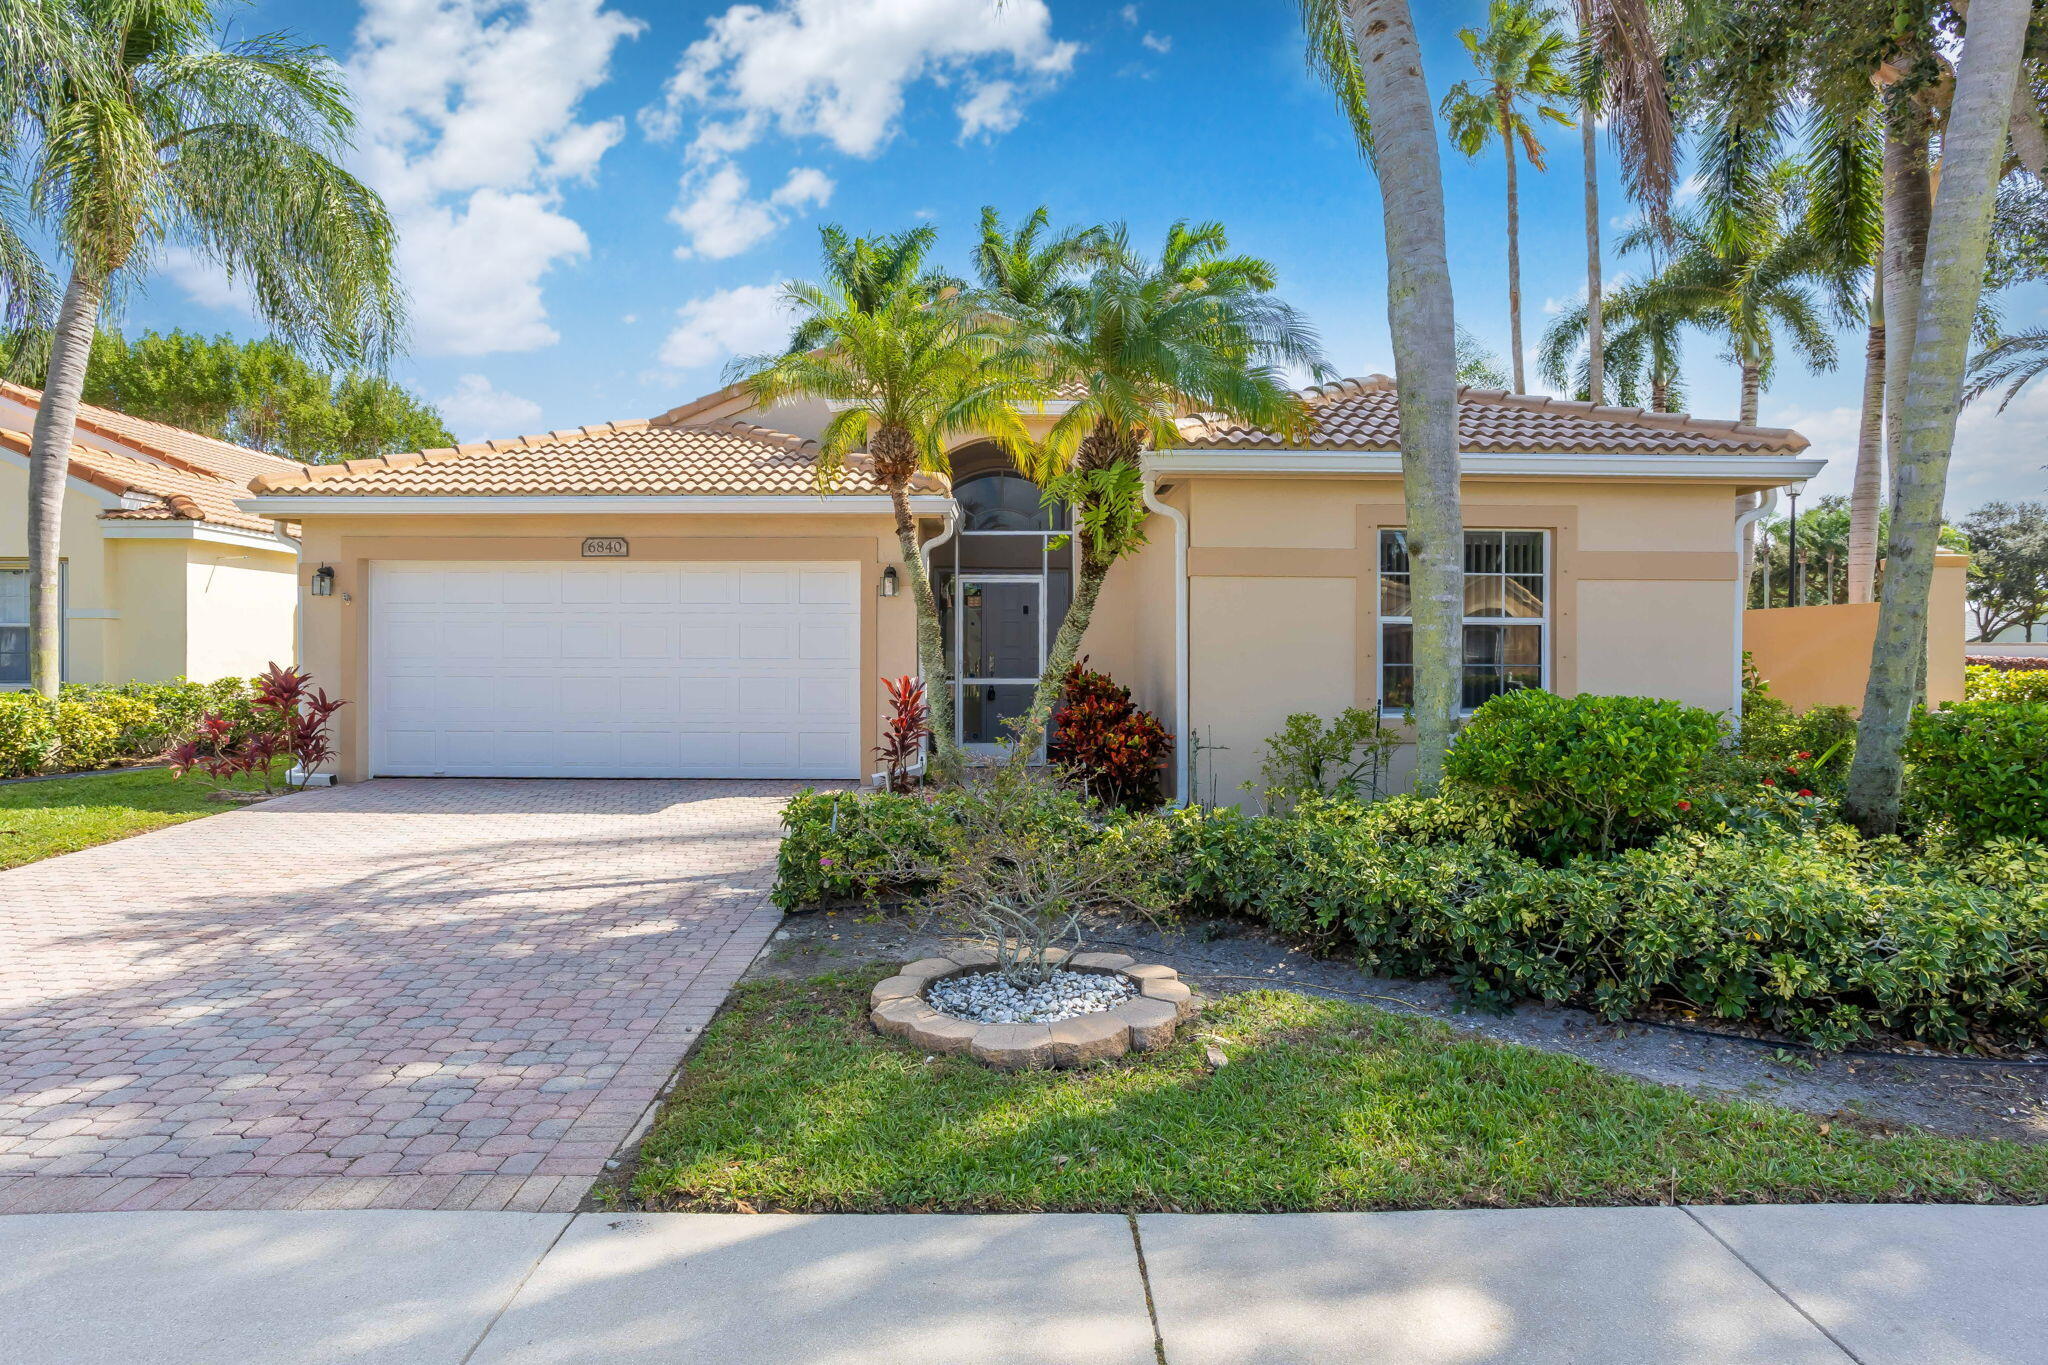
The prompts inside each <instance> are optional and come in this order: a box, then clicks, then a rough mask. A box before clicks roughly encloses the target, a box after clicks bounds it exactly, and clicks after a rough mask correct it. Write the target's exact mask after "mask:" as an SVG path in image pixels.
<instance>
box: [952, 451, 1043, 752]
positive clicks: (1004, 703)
mask: <svg viewBox="0 0 2048 1365" xmlns="http://www.w3.org/2000/svg"><path fill="white" fill-rule="evenodd" d="M953 497H954V500H955V501H956V502H957V503H958V504H959V507H960V529H959V532H958V534H956V535H955V536H954V537H953V538H952V539H951V540H949V541H947V542H946V543H945V544H943V545H941V546H939V547H938V548H937V549H936V550H935V551H933V554H932V589H933V592H934V593H935V594H936V596H937V597H938V603H939V619H940V625H941V628H942V630H943V631H944V634H945V642H946V652H947V656H948V658H949V660H950V661H951V663H952V665H953V689H954V714H955V716H956V717H957V718H958V720H957V724H958V726H959V740H960V742H961V744H963V745H965V746H968V747H969V748H970V749H992V748H994V747H996V746H999V745H1002V744H1004V743H1005V742H1007V741H1008V739H1009V730H1008V729H1007V728H1006V722H1008V721H1010V720H1012V719H1014V718H1016V717H1018V716H1021V715H1023V714H1024V712H1025V711H1026V710H1028V709H1029V708H1030V705H1031V691H1032V689H1033V688H1034V687H1035V686H1036V685H1037V683H1038V675H1039V673H1040V672H1042V671H1043V669H1044V667H1045V656H1046V651H1047V650H1048V649H1049V648H1050V647H1051V645H1052V641H1053V637H1054V636H1055V635H1057V634H1058V633H1059V628H1060V622H1061V621H1063V620H1065V619H1066V615H1067V604H1068V603H1069V602H1070V601H1071V600H1072V599H1073V591H1074V551H1073V547H1072V546H1071V545H1070V544H1069V545H1062V546H1060V547H1059V548H1057V549H1055V548H1053V547H1052V544H1051V542H1053V541H1054V540H1056V539H1060V538H1063V537H1065V535H1066V533H1067V518H1066V513H1065V510H1064V509H1052V510H1048V509H1046V508H1045V507H1044V506H1042V505H1041V504H1040V502H1039V493H1038V487H1037V485H1035V484H1033V483H1032V482H1031V481H1030V480H1029V479H1026V478H1023V477H1022V476H1020V475H1017V474H1013V473H1008V472H991V473H983V474H973V475H969V476H966V477H963V478H962V479H961V480H960V481H959V482H958V483H957V484H956V485H955V486H954V490H953Z"/></svg>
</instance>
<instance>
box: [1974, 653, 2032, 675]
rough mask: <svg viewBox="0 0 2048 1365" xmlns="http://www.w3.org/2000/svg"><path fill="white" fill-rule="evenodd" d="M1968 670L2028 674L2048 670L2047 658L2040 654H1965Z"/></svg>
mask: <svg viewBox="0 0 2048 1365" xmlns="http://www.w3.org/2000/svg"><path fill="white" fill-rule="evenodd" d="M1963 664H1964V666H1965V667H1968V668H1980V667H1981V668H1995V669H1998V670H1999V671H2001V672H2018V673H2028V672H2033V671H2036V670H2039V669H2048V656H2044V655H2040V654H1965V655H1964V656H1963Z"/></svg>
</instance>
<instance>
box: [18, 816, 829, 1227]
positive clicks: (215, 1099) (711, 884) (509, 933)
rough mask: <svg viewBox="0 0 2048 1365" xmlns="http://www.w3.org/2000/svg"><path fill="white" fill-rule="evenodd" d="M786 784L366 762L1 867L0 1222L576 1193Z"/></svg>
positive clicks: (697, 1019)
mask: <svg viewBox="0 0 2048 1365" xmlns="http://www.w3.org/2000/svg"><path fill="white" fill-rule="evenodd" d="M795 786H796V784H794V783H778V782H657V781H630V782H604V781H575V782H570V781H524V782H513V781H482V780H441V781H389V780H387V781H379V782H371V783H365V784H363V785H361V786H356V787H344V788H335V789H329V790H325V791H311V792H305V793H301V794H299V795H296V796H291V797H285V798H282V799H280V800H277V801H273V802H269V803H267V804H264V805H260V806H254V807H250V808H248V809H244V810H238V811H233V812H229V813H226V814H222V815H217V816H212V817H209V818H207V819H204V820H197V821H193V822H192V823H189V824H185V825H179V826H175V827H173V828H170V829H165V830H159V831H156V832H154V833H150V834H145V835H142V836H139V837H137V838H134V839H128V840H124V841H121V842H119V843H113V844H106V845H103V846H101V847H99V848H92V849H87V850H84V851H83V852H79V853H73V854H69V855H66V856H64V857H60V858H51V859H48V860H46V861H43V862H40V863H32V864H30V865H28V866H26V867H21V868H16V869H14V870H12V871H9V872H0V1212H46V1211H57V1210H66V1209H74V1210H83V1209H110V1208H124V1209H127V1208H156V1209H173V1208H251V1207H259V1208H292V1207H378V1208H506V1207H511V1208H542V1207H545V1208H550V1209H555V1208H570V1207H573V1206H574V1205H575V1203H576V1202H577V1201H578V1200H579V1199H580V1198H581V1197H582V1195H583V1194H584V1192H585V1191H586V1190H587V1189H588V1188H589V1185H590V1182H591V1180H592V1179H593V1178H594V1177H595V1176H597V1175H599V1174H600V1173H601V1172H602V1171H603V1169H604V1163H605V1160H606V1158H607V1157H609V1156H611V1155H612V1153H613V1152H614V1151H615V1150H616V1149H617V1147H618V1146H619V1144H620V1143H621V1142H622V1141H624V1140H625V1139H626V1138H627V1136H628V1135H629V1134H630V1133H631V1132H632V1130H633V1128H634V1126H635V1124H636V1123H637V1122H638V1121H639V1119H640V1118H641V1117H642V1115H643V1114H644V1113H645V1112H646V1110H647V1108H648V1106H649V1104H650V1103H651V1102H652V1101H653V1100H654V1098H655V1097H656V1095H657V1093H658V1092H659V1090H660V1088H661V1087H662V1084H663V1082H664V1081H665V1080H666V1079H667V1078H668V1076H669V1074H670V1072H671V1071H672V1070H673V1069H674V1067H675V1065H676V1063H677V1061H678V1060H679V1059H680V1058H681V1057H682V1055H683V1052H684V1051H685V1050H686V1049H687V1048H688V1047H689V1045H690V1043H691V1042H692V1041H693V1040H694V1039H695V1038H696V1036H697V1033H698V1031H699V1030H700V1029H701V1028H702V1027H703V1026H704V1023H705V1022H706V1021H707V1020H708V1019H709V1018H710V1017H711V1014H712V1012H713V1011H714V1010H715V1009H716V1008H717V1007H718V1004H719V1002H720V1000H721V999H722V998H723V997H724V995H725V992H726V990H727V989H728V988H729V987H730V986H731V984H732V982H733V981H734V979H735V978H737V977H738V975H739V974H740V972H741V971H742V970H744V969H745V967H746V965H747V963H748V962H750V961H751V960H752V958H753V956H754V954H755V952H756V951H757V950H758V949H759V948H760V946H761V944H762V943H763V941H764V940H765V939H766V938H767V936H768V934H769V933H770V932H771V931H772V930H773V928H774V926H775V923H776V921H777V920H778V918H779V916H778V914H777V913H776V911H775V910H774V909H773V908H772V907H771V906H770V905H769V903H768V899H767V890H768V887H769V884H770V881H771V879H772V876H773V862H774V853H775V845H776V838H777V834H778V827H777V821H776V812H777V809H778V808H779V806H780V804H781V801H782V799H783V798H784V797H785V796H786V795H787V794H788V793H789V792H790V791H792V790H794V789H795Z"/></svg>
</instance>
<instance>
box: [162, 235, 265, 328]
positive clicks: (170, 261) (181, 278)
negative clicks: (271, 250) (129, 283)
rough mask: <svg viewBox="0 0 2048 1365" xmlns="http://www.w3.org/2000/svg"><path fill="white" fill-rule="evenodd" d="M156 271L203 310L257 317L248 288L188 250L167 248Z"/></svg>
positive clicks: (179, 247) (177, 247)
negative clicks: (218, 310) (216, 309)
mask: <svg viewBox="0 0 2048 1365" xmlns="http://www.w3.org/2000/svg"><path fill="white" fill-rule="evenodd" d="M157 269H158V270H159V271H160V272H162V273H163V274H164V275H166V276H168V277H169V278H170V279H171V281H172V283H174V284H176V285H177V286H178V288H180V289H182V290H183V291H184V292H185V297H186V298H188V299H190V300H192V302H194V303H196V304H198V305H199V306H200V307H202V308H218V309H221V310H222V311H224V312H230V313H244V314H247V315H248V316H250V317H252V318H253V317H255V316H256V297H255V295H254V294H252V293H250V292H249V287H248V285H246V284H244V283H243V282H242V281H240V280H231V279H229V278H228V277H227V272H226V271H224V270H222V269H221V268H220V267H219V266H218V265H216V264H214V263H213V262H212V261H209V260H207V259H206V258H205V257H204V256H201V255H200V254H199V253H197V252H195V251H193V250H192V249H191V248H189V247H182V246H174V247H168V248H166V249H165V250H164V252H163V255H162V257H161V258H160V259H159V260H158V262H157Z"/></svg>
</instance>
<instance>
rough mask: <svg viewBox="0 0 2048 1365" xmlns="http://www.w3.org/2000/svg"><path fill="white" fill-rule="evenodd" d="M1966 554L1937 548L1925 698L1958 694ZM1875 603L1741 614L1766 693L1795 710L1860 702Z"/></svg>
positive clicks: (1866, 676)
mask: <svg viewBox="0 0 2048 1365" xmlns="http://www.w3.org/2000/svg"><path fill="white" fill-rule="evenodd" d="M1969 575H1970V557H1969V556H1968V555H1964V554H1937V555H1936V556H1935V557H1934V584H1933V587H1932V588H1931V589H1930V591H1929V593H1928V602H1927V700H1928V703H1929V704H1930V705H1933V706H1939V705H1941V704H1942V703H1943V702H1950V701H1961V700H1962V699H1963V636H1964V634H1965V631H1964V612H1963V600H1964V595H1965V593H1966V592H1967V591H1968V585H1969ZM1878 610H1879V608H1878V605H1877V604H1876V603H1875V602H1857V603H1845V604H1837V605H1834V606H1818V607H1772V608H1770V609H1768V610H1758V611H1747V612H1744V613H1743V618H1744V624H1743V644H1744V647H1745V648H1747V649H1748V650H1749V654H1750V658H1751V660H1752V661H1753V662H1754V663H1755V665H1756V670H1757V672H1758V673H1759V674H1760V675H1761V676H1762V677H1763V679H1764V680H1765V681H1766V682H1768V683H1769V684H1770V685H1771V692H1772V694H1773V695H1775V696H1777V697H1778V698H1779V699H1780V700H1782V701H1784V702H1786V703H1787V704H1789V705H1791V706H1793V707H1794V708H1796V709H1798V710H1802V711H1803V710H1805V709H1807V708H1808V707H1811V706H1853V707H1856V708H1858V709H1859V710H1860V709H1861V708H1862V706H1863V690H1864V686H1865V684H1866V683H1868V682H1869V680H1870V649H1871V645H1872V643H1873V642H1874V641H1875V640H1876V639H1877V615H1878Z"/></svg>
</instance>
